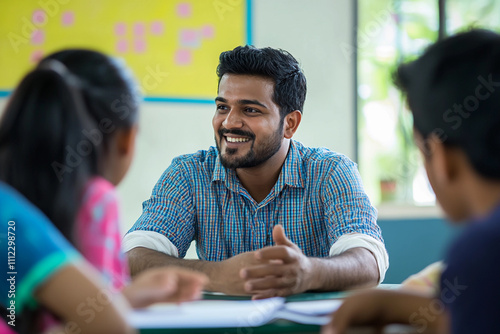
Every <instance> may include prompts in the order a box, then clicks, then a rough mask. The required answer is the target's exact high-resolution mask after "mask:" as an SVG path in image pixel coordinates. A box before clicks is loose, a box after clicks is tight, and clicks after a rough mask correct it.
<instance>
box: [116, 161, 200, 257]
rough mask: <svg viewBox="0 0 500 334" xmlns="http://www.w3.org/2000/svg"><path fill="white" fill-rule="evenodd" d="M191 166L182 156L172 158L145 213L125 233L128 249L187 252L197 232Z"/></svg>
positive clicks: (178, 253) (124, 245) (145, 208)
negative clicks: (189, 179) (190, 173)
mask: <svg viewBox="0 0 500 334" xmlns="http://www.w3.org/2000/svg"><path fill="white" fill-rule="evenodd" d="M189 168H190V167H189V166H186V165H185V164H183V161H182V156H181V157H178V158H176V159H174V160H173V161H172V164H171V165H170V167H168V168H167V170H166V171H165V172H164V173H163V175H162V176H161V177H160V179H159V180H158V182H157V183H156V185H155V187H154V188H153V192H152V194H151V197H150V198H149V199H148V200H146V201H145V202H144V203H143V205H142V208H143V211H142V215H141V216H140V217H139V219H138V220H137V221H136V223H135V224H134V225H133V226H132V228H131V229H130V230H129V231H128V232H127V234H126V235H125V238H124V240H123V248H124V250H125V251H129V250H130V249H132V248H135V247H146V248H150V249H154V250H157V251H161V252H163V253H166V254H168V255H172V256H177V257H180V258H183V257H184V256H185V255H186V252H187V250H188V248H189V246H190V244H191V241H192V240H193V238H194V235H195V226H194V225H195V209H194V205H193V201H192V195H191V185H190V183H189V181H188V179H187V178H186V176H187V175H189V171H188V169H189ZM138 232H141V233H138ZM144 232H150V233H144Z"/></svg>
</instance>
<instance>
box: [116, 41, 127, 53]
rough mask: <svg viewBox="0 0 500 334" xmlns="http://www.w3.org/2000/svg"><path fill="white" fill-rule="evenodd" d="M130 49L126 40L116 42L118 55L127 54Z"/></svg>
mask: <svg viewBox="0 0 500 334" xmlns="http://www.w3.org/2000/svg"><path fill="white" fill-rule="evenodd" d="M127 49H128V43H127V41H126V40H123V39H122V40H119V41H118V42H116V52H118V53H125V52H127Z"/></svg>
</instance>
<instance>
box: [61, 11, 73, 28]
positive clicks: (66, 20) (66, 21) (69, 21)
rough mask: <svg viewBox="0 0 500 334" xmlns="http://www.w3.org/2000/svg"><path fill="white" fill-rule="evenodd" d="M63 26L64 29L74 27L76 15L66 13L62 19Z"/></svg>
mask: <svg viewBox="0 0 500 334" xmlns="http://www.w3.org/2000/svg"><path fill="white" fill-rule="evenodd" d="M61 21H62V25H63V26H64V27H69V26H72V25H73V24H74V23H75V13H74V12H73V11H69V10H68V11H66V12H64V13H63V14H62V17H61Z"/></svg>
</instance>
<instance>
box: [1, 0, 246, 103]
mask: <svg viewBox="0 0 500 334" xmlns="http://www.w3.org/2000/svg"><path fill="white" fill-rule="evenodd" d="M250 24H251V0H143V1H137V0H128V1H126V0H18V1H8V2H6V3H5V4H4V5H3V6H2V8H1V10H0V94H2V95H6V94H8V92H10V91H11V90H12V89H13V88H14V87H15V86H16V85H17V84H18V83H19V81H20V79H21V78H22V77H23V76H24V75H25V74H26V73H27V72H28V71H29V70H31V69H32V68H33V66H34V65H35V64H36V62H37V61H38V60H39V59H40V58H42V57H44V56H45V55H48V54H50V53H52V52H54V51H58V50H61V49H65V48H90V49H93V50H97V51H101V52H104V53H106V54H109V55H112V56H116V57H120V58H123V59H124V61H125V62H126V64H127V65H128V66H129V67H130V68H131V69H132V71H133V73H134V75H135V77H136V79H137V81H138V83H139V84H140V86H141V88H142V90H143V93H144V95H145V96H146V99H147V100H160V101H191V102H205V101H210V100H213V97H214V96H215V94H216V90H217V76H216V73H215V71H216V67H217V64H218V58H219V54H220V53H221V52H222V51H226V50H230V49H233V48H234V47H236V46H238V45H244V44H251V42H252V41H251V27H250Z"/></svg>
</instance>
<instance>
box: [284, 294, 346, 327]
mask: <svg viewBox="0 0 500 334" xmlns="http://www.w3.org/2000/svg"><path fill="white" fill-rule="evenodd" d="M341 304H342V301H341V300H338V299H329V300H313V301H304V302H288V303H286V304H285V306H284V307H283V308H282V309H280V310H279V311H278V312H277V313H276V316H275V317H276V318H279V319H287V320H291V321H294V322H298V323H301V324H308V325H326V324H327V323H328V322H329V321H330V314H332V313H333V312H335V311H336V310H337V309H338V308H339V307H340V305H341Z"/></svg>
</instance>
